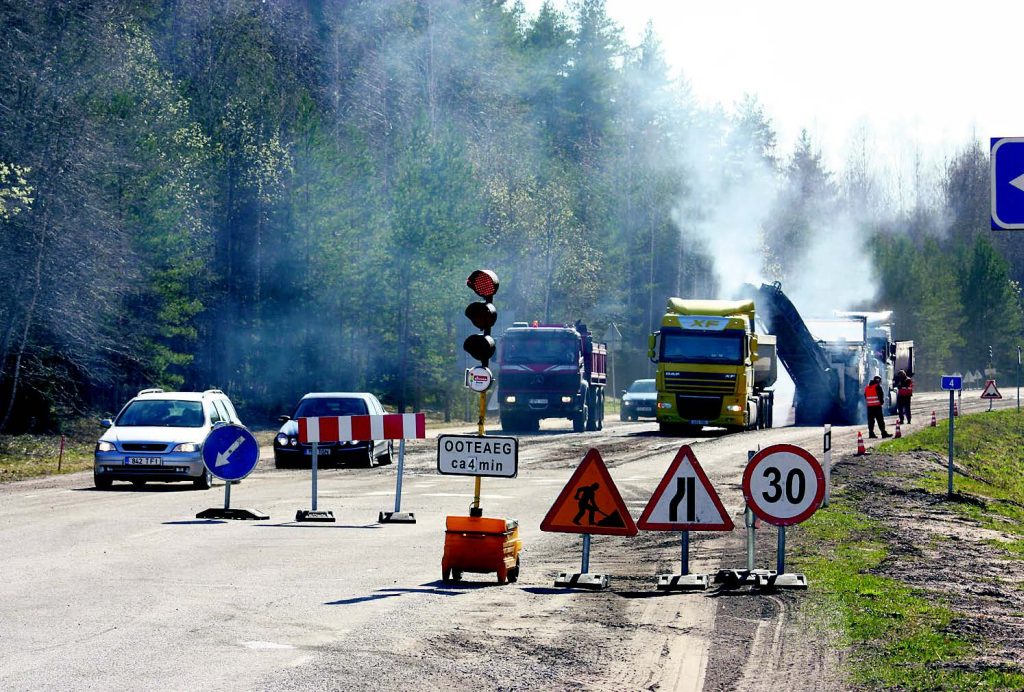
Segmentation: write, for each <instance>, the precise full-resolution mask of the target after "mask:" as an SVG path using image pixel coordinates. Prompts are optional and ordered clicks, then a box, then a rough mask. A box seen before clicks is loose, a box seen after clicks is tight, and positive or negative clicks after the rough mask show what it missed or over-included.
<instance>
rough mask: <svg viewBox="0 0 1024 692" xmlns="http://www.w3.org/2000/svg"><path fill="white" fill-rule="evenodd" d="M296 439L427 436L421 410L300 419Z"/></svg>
mask: <svg viewBox="0 0 1024 692" xmlns="http://www.w3.org/2000/svg"><path fill="white" fill-rule="evenodd" d="M298 424H299V442H301V443H302V444H310V443H313V442H316V443H320V442H350V441H353V440H421V439H423V438H425V437H426V436H427V433H426V416H425V415H424V414H422V413H386V414H384V415H383V416H369V415H366V416H324V417H320V418H299V419H298Z"/></svg>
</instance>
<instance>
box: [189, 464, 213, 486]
mask: <svg viewBox="0 0 1024 692" xmlns="http://www.w3.org/2000/svg"><path fill="white" fill-rule="evenodd" d="M192 485H193V486H194V487H195V488H196V490H209V489H210V488H211V487H212V486H213V474H212V473H210V472H209V471H207V470H206V469H203V475H201V476H200V477H199V478H196V479H195V480H194V481H192Z"/></svg>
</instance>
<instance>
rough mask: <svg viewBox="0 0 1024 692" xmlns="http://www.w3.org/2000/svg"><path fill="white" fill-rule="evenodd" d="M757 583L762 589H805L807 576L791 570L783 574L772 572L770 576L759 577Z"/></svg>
mask: <svg viewBox="0 0 1024 692" xmlns="http://www.w3.org/2000/svg"><path fill="white" fill-rule="evenodd" d="M757 585H758V586H760V587H761V588H762V589H798V590H801V591H806V590H807V577H806V576H805V575H803V574H799V573H793V572H786V573H784V574H776V573H775V572H772V574H771V576H770V577H767V578H763V579H759V580H758V583H757Z"/></svg>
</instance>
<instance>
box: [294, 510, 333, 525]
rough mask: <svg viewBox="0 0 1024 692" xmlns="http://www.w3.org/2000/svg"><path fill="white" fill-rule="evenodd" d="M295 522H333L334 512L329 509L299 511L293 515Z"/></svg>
mask: <svg viewBox="0 0 1024 692" xmlns="http://www.w3.org/2000/svg"><path fill="white" fill-rule="evenodd" d="M295 521H323V522H333V521H334V512H332V511H331V510H329V509H300V510H299V511H298V512H296V513H295Z"/></svg>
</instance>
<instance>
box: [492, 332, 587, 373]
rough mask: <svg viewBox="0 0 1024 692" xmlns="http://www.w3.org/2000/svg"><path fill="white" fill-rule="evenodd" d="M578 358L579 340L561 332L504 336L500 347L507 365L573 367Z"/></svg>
mask: <svg viewBox="0 0 1024 692" xmlns="http://www.w3.org/2000/svg"><path fill="white" fill-rule="evenodd" d="M579 357H580V347H579V339H578V338H576V337H574V336H573V335H572V334H569V333H567V332H563V331H556V332H547V333H545V332H534V333H528V334H506V335H505V338H504V343H503V344H502V347H501V362H502V363H504V364H507V365H517V364H519V365H522V364H528V363H529V364H540V363H543V364H548V365H575V364H576V363H577V362H578V361H579Z"/></svg>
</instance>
